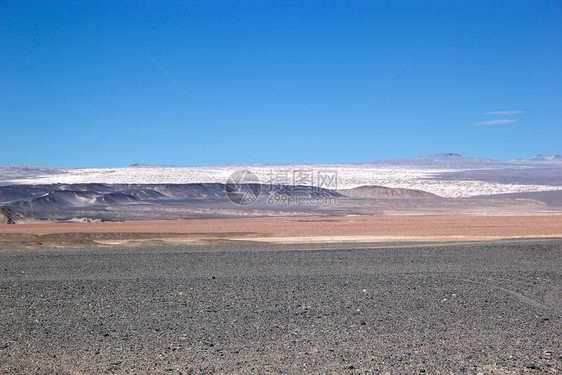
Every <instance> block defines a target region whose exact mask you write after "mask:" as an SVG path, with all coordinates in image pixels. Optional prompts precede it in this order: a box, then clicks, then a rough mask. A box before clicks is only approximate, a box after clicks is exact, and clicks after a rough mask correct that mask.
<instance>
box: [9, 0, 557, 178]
mask: <svg viewBox="0 0 562 375" xmlns="http://www.w3.org/2000/svg"><path fill="white" fill-rule="evenodd" d="M561 24H562V2H560V1H486V2H479V1H458V2H455V1H442V2H438V1H433V2H423V1H376V2H375V1H325V2H321V1H309V2H297V1H282V2H281V1H253V2H251V1H232V2H230V1H229V2H223V1H200V2H199V1H194V2H166V3H164V2H156V1H147V2H132V1H131V2H117V1H77V2H66V1H65V2H62V1H61V2H56V1H29V2H26V1H17V2H16V1H4V0H0V51H1V53H0V134H1V140H2V146H1V147H2V155H1V156H0V165H49V166H61V167H118V166H125V165H129V164H132V163H149V164H171V165H209V164H254V163H311V162H314V163H343V162H358V161H366V160H374V159H391V158H404V157H415V156H419V155H424V154H432V153H440V152H456V153H460V154H463V155H466V156H482V157H489V158H495V159H500V160H508V159H513V158H518V157H529V156H533V155H535V154H539V153H542V154H560V153H562V150H561V146H560V145H561V144H562V142H561V140H562V120H561V119H562V69H561V68H560V67H562V27H560V25H561ZM409 59H411V60H409ZM153 60H155V61H157V62H158V63H159V64H160V65H161V66H162V67H163V68H164V69H166V70H167V71H168V72H169V74H170V75H171V76H172V77H173V79H175V80H176V81H177V82H178V83H179V84H180V85H181V86H182V87H183V88H184V89H185V90H186V92H187V93H189V95H191V96H192V97H194V98H195V99H196V100H197V102H199V103H200V104H201V106H202V107H204V108H205V110H206V111H208V113H209V114H210V115H211V116H212V117H213V118H215V119H216V120H217V121H218V123H219V124H220V125H221V126H222V127H223V128H224V129H225V130H226V131H227V132H228V133H229V134H230V135H231V136H232V138H234V139H235V140H236V141H237V142H238V143H239V144H240V146H241V147H242V148H243V149H244V150H245V151H242V150H241V149H240V148H239V147H238V146H237V145H236V143H235V142H233V141H232V140H231V139H230V138H229V137H228V136H226V135H225V134H224V132H223V131H222V130H221V129H220V127H219V126H218V125H217V124H216V123H215V122H214V121H213V120H212V119H211V118H210V117H209V116H208V115H207V114H205V112H204V111H202V110H201V108H200V107H198V106H197V105H196V104H195V103H194V102H193V101H192V100H191V99H190V98H189V97H188V96H186V95H185V93H184V92H183V91H182V89H180V88H179V87H178V86H177V85H176V84H175V83H174V82H173V81H172V80H171V79H170V78H169V77H168V76H167V75H166V74H164V72H163V71H162V70H161V69H160V67H159V66H158V65H157V64H156V63H155V62H154V61H153ZM408 60H409V62H408V63H407V65H406V66H404V67H403V69H402V70H400V71H399V72H398V74H397V75H396V76H395V77H394V78H393V79H392V80H390V82H389V83H388V84H387V85H386V86H384V87H383V88H382V90H380V92H379V93H378V94H377V95H376V96H374V97H373V98H372V100H371V101H369V102H368V103H367V104H366V105H365V106H364V107H363V108H362V110H361V111H359V112H358V113H357V114H356V115H355V116H354V117H353V118H352V119H351V121H349V122H348V123H347V125H346V126H345V127H343V129H341V130H340V131H339V132H338V133H337V134H336V135H335V136H334V137H333V138H332V139H331V140H330V142H328V143H327V144H326V145H325V146H324V147H323V148H322V149H321V150H320V151H318V152H317V153H316V155H315V156H314V157H312V155H313V153H314V152H315V151H317V150H318V148H319V147H320V146H321V145H322V144H323V143H324V142H325V141H326V140H327V139H328V138H329V137H330V136H332V135H333V134H334V132H336V130H337V129H338V128H340V127H341V126H342V124H344V123H345V121H346V120H347V119H348V118H349V117H350V116H351V115H352V114H353V113H354V112H356V111H357V109H358V108H359V107H360V106H361V105H362V104H363V103H364V102H365V101H366V100H367V99H368V98H369V97H370V96H371V95H372V94H373V93H374V92H375V91H376V90H377V89H378V88H380V87H381V85H382V84H383V83H384V82H385V81H387V80H388V79H389V78H390V77H391V76H392V75H393V73H395V72H396V71H397V69H399V67H400V66H402V65H403V64H404V63H405V62H406V61H408ZM497 112H499V113H497ZM247 154H249V155H250V156H248V155H247Z"/></svg>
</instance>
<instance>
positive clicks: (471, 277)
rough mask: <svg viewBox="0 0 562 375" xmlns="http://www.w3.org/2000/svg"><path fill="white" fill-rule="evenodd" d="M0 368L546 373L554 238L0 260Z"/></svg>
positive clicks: (156, 250) (560, 268) (52, 254)
mask: <svg viewBox="0 0 562 375" xmlns="http://www.w3.org/2000/svg"><path fill="white" fill-rule="evenodd" d="M0 310H1V312H0V373H5V374H83V373H86V374H104V373H109V374H113V373H115V374H125V373H131V374H133V373H139V374H147V373H150V374H153V373H154V374H198V373H205V374H210V373H224V374H233V373H239V374H246V373H262V374H266V373H268V374H271V373H295V374H297V373H344V374H346V373H349V374H353V373H383V374H384V373H392V374H394V373H397V374H420V373H428V374H434V373H442V374H451V373H453V374H462V373H466V374H477V373H485V374H492V373H493V374H511V373H515V374H520V373H531V374H535V373H536V374H544V373H551V374H557V373H559V372H560V371H562V242H561V241H557V240H545V241H516V242H509V241H506V242H495V243H485V244H482V243H481V244H449V245H405V244H403V245H400V244H397V245H380V244H379V245H376V244H372V245H367V244H361V245H349V244H347V245H242V244H237V245H216V246H185V247H143V248H113V249H79V250H68V249H65V250H46V251H35V252H8V253H0Z"/></svg>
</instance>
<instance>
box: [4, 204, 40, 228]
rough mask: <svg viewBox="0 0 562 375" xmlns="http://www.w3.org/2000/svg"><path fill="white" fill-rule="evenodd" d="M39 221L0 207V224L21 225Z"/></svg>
mask: <svg viewBox="0 0 562 375" xmlns="http://www.w3.org/2000/svg"><path fill="white" fill-rule="evenodd" d="M37 221H39V220H37V219H33V218H29V217H27V216H24V215H22V214H19V213H17V212H14V211H12V210H10V209H9V208H7V207H4V206H0V224H23V223H32V222H37Z"/></svg>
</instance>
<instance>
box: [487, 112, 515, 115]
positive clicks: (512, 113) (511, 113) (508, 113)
mask: <svg viewBox="0 0 562 375" xmlns="http://www.w3.org/2000/svg"><path fill="white" fill-rule="evenodd" d="M523 112H525V111H493V112H487V113H486V114H487V115H518V114H520V113H523Z"/></svg>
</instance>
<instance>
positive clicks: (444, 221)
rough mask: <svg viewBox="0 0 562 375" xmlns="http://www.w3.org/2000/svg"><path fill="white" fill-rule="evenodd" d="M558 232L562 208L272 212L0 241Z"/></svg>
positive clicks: (87, 226)
mask: <svg viewBox="0 0 562 375" xmlns="http://www.w3.org/2000/svg"><path fill="white" fill-rule="evenodd" d="M557 237H562V213H527V214H525V213H521V214H501V215H498V214H495V215H492V214H488V215H477V214H475V215H452V214H442V215H381V216H337V217H284V218H279V217H273V218H271V217H270V218H236V219H199V220H174V221H136V222H97V223H36V224H19V225H8V224H4V225H0V249H2V250H4V251H11V250H18V249H40V248H51V247H66V248H72V247H85V246H87V247H92V246H106V247H107V246H137V245H142V244H145V245H146V244H153V245H156V244H185V243H187V244H189V243H191V244H209V243H225V242H265V243H321V242H373V241H374V242H385V241H417V242H419V241H480V240H498V239H508V238H557Z"/></svg>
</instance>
